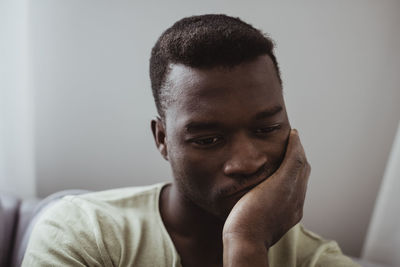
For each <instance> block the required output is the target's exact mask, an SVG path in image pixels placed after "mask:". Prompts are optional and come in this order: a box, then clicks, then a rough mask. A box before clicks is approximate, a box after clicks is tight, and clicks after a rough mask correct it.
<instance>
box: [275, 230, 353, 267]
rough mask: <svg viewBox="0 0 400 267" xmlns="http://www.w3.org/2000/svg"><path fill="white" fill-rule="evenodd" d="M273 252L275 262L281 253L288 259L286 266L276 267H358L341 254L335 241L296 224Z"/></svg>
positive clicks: (278, 259)
mask: <svg viewBox="0 0 400 267" xmlns="http://www.w3.org/2000/svg"><path fill="white" fill-rule="evenodd" d="M273 251H274V254H275V255H273V258H274V259H275V260H276V261H277V262H279V261H281V260H282V259H280V257H281V255H282V253H284V254H286V258H287V259H290V262H287V263H286V265H281V264H277V266H307V267H314V266H327V267H329V266H332V267H333V266H344V267H357V266H359V265H358V264H356V263H354V262H353V261H352V260H351V259H350V258H349V257H347V256H346V255H344V254H343V253H342V251H341V249H340V247H339V246H338V244H337V243H336V242H335V241H332V240H327V239H324V238H322V237H321V236H319V235H317V234H315V233H313V232H311V231H309V230H307V229H305V228H304V227H303V226H302V225H301V224H297V225H296V226H294V227H293V228H292V229H291V230H290V231H289V232H287V233H286V234H285V235H284V236H283V237H282V239H281V240H280V241H279V242H278V243H277V244H275V245H274V247H273ZM283 251H285V252H283ZM279 255H280V256H279Z"/></svg>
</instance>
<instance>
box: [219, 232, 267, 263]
mask: <svg viewBox="0 0 400 267" xmlns="http://www.w3.org/2000/svg"><path fill="white" fill-rule="evenodd" d="M223 246H224V252H223V257H224V266H225V267H226V266H229V267H232V266H235V267H236V266H268V249H267V247H266V246H265V243H264V242H263V241H262V240H257V239H254V238H247V237H243V236H238V235H233V234H226V235H225V234H224V235H223Z"/></svg>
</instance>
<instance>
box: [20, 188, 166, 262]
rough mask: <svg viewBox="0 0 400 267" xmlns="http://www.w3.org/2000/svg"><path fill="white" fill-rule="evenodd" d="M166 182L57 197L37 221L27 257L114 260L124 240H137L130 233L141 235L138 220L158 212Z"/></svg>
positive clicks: (61, 259)
mask: <svg viewBox="0 0 400 267" xmlns="http://www.w3.org/2000/svg"><path fill="white" fill-rule="evenodd" d="M162 186H163V184H156V185H152V186H144V187H130V188H121V189H113V190H107V191H100V192H93V193H87V194H83V195H78V196H66V197H64V198H62V199H60V200H58V201H57V202H56V203H54V204H52V205H51V206H50V207H48V208H47V209H46V210H45V211H44V212H43V213H42V214H41V215H40V217H39V219H38V221H37V222H36V224H35V226H34V229H33V231H32V234H31V237H30V240H29V243H28V248H27V252H26V254H25V259H24V262H31V263H32V264H29V265H32V266H36V265H35V264H33V262H40V264H38V266H39V265H42V264H45V265H46V264H47V263H51V262H53V263H57V264H55V265H60V264H63V265H68V264H71V262H68V263H67V262H65V261H63V260H64V259H65V258H68V259H69V260H72V262H75V261H77V262H80V261H84V262H87V261H88V262H90V263H92V264H90V265H99V266H112V263H113V262H115V260H118V258H119V257H120V253H121V251H123V250H124V248H125V246H127V245H129V246H130V245H132V244H131V243H129V242H130V241H131V240H127V236H131V237H132V236H134V235H135V234H136V235H139V233H138V232H139V231H140V228H138V227H137V226H140V225H142V223H141V221H143V220H144V219H146V218H147V217H149V216H148V214H149V213H155V209H156V208H157V204H158V192H159V191H160V190H161V188H162ZM146 213H147V214H146ZM49 251H52V252H53V253H48V252H49ZM78 259H79V260H78ZM44 260H45V262H44ZM75 264H76V263H74V265H75ZM76 265H77V266H79V264H76Z"/></svg>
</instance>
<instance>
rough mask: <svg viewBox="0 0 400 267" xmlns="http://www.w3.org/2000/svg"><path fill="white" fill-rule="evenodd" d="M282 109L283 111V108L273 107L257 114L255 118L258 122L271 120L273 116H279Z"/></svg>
mask: <svg viewBox="0 0 400 267" xmlns="http://www.w3.org/2000/svg"><path fill="white" fill-rule="evenodd" d="M282 109H283V108H282V106H273V107H271V108H267V109H265V110H263V111H261V112H259V113H257V114H256V115H255V116H254V118H255V119H256V120H262V119H265V118H269V117H272V116H274V115H276V114H278V113H279V112H281V111H282Z"/></svg>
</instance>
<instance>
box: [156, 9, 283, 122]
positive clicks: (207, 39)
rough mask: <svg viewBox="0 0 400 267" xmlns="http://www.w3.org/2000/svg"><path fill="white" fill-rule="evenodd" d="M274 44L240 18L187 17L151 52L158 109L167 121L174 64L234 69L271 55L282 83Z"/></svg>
mask: <svg viewBox="0 0 400 267" xmlns="http://www.w3.org/2000/svg"><path fill="white" fill-rule="evenodd" d="M273 48H274V44H273V41H272V40H271V39H270V38H268V37H267V36H265V35H264V34H263V33H262V32H260V31H259V30H257V29H255V28H253V27H252V26H251V25H250V24H247V23H245V22H243V21H242V20H240V19H239V18H233V17H229V16H226V15H203V16H193V17H187V18H183V19H181V20H179V21H177V22H176V23H175V24H174V25H172V26H171V27H170V28H168V29H167V30H166V31H165V32H164V33H163V34H162V35H161V36H160V38H159V39H158V41H157V42H156V44H155V46H154V47H153V49H152V52H151V58H150V79H151V87H152V90H153V96H154V100H155V102H156V107H157V111H158V113H159V115H160V116H161V118H164V112H165V109H166V108H167V107H168V103H170V102H172V101H173V96H172V95H171V92H170V90H169V89H170V87H169V86H168V84H166V82H167V76H168V74H169V72H170V70H171V65H172V64H177V63H180V64H183V65H185V66H189V67H193V68H199V69H208V68H212V67H225V68H229V67H233V66H236V65H238V64H240V63H244V62H248V61H251V60H253V59H255V58H256V57H258V56H260V55H268V56H269V57H270V59H271V60H272V62H273V64H274V68H275V70H276V75H277V77H278V79H279V81H281V78H280V72H279V67H278V63H277V61H276V58H275V55H274V52H273Z"/></svg>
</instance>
